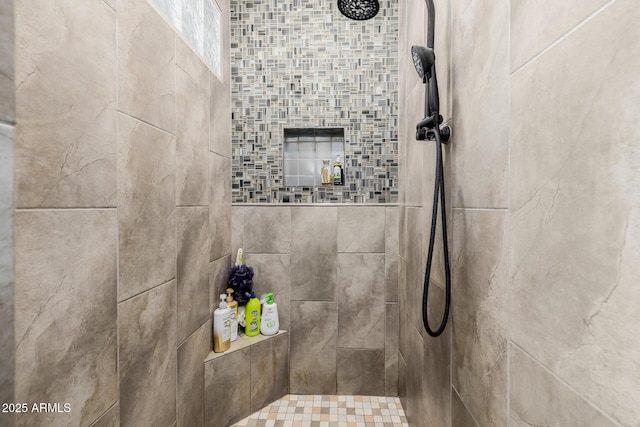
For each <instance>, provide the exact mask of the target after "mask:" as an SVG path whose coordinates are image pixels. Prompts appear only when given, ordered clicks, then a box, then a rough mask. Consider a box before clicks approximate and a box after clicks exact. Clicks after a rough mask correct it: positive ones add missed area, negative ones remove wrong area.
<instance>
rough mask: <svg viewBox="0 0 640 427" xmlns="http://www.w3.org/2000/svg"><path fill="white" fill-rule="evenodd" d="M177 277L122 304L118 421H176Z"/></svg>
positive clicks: (153, 423) (140, 423) (164, 423)
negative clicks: (175, 279)
mask: <svg viewBox="0 0 640 427" xmlns="http://www.w3.org/2000/svg"><path fill="white" fill-rule="evenodd" d="M175 286H176V283H175V281H171V282H169V283H167V284H164V285H161V286H158V287H156V288H153V289H151V290H149V291H147V292H144V293H142V294H140V295H137V296H135V297H133V298H131V299H128V300H126V301H124V302H121V303H120V304H119V306H118V331H119V343H118V368H119V373H120V424H121V425H122V426H123V427H124V426H140V425H172V424H173V423H174V421H175V419H176V348H177V341H176V297H175V294H176V287H175Z"/></svg>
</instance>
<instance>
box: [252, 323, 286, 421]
mask: <svg viewBox="0 0 640 427" xmlns="http://www.w3.org/2000/svg"><path fill="white" fill-rule="evenodd" d="M249 351H250V353H251V412H255V411H259V410H260V409H262V408H263V407H265V406H266V405H268V404H270V403H271V402H273V401H275V400H277V399H279V398H281V397H282V396H284V395H285V394H287V393H288V392H289V335H288V334H282V335H279V336H277V337H275V338H272V339H269V340H266V341H264V342H262V343H260V344H257V345H254V346H252V347H251V348H250V349H249Z"/></svg>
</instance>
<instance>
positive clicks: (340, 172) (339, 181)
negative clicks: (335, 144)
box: [332, 156, 344, 185]
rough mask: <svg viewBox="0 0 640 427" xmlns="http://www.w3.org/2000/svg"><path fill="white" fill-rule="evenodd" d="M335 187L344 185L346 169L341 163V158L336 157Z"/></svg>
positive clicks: (334, 169) (334, 167) (334, 166)
mask: <svg viewBox="0 0 640 427" xmlns="http://www.w3.org/2000/svg"><path fill="white" fill-rule="evenodd" d="M332 180H333V185H344V169H343V168H342V163H341V162H340V156H338V157H336V162H335V163H334V164H333V176H332Z"/></svg>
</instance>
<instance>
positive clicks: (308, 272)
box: [245, 206, 343, 301]
mask: <svg viewBox="0 0 640 427" xmlns="http://www.w3.org/2000/svg"><path fill="white" fill-rule="evenodd" d="M340 209H343V208H336V207H319V206H314V207H295V208H292V212H291V299H292V300H316V301H317V300H322V301H335V300H336V280H337V279H336V277H337V275H336V274H337V273H336V272H337V259H338V255H337V253H336V251H337V237H336V236H337V224H336V222H337V218H338V215H339V214H338V212H339V210H340ZM263 210H264V209H263ZM248 220H249V219H248V218H247V217H246V216H245V229H246V222H247V221H248Z"/></svg>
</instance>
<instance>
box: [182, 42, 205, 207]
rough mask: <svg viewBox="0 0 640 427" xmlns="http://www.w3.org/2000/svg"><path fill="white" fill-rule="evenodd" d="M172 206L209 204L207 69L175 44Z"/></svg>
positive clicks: (187, 49) (188, 52)
mask: <svg viewBox="0 0 640 427" xmlns="http://www.w3.org/2000/svg"><path fill="white" fill-rule="evenodd" d="M176 43H177V44H176V46H177V49H176V52H177V60H176V62H177V66H178V67H177V69H176V203H177V204H178V205H179V206H181V205H187V206H194V205H207V204H208V202H209V161H208V152H209V98H210V92H209V75H210V72H209V69H208V68H207V66H206V65H204V63H203V62H202V61H201V60H200V59H199V58H198V56H197V55H196V54H195V53H193V52H192V51H191V49H190V48H189V47H188V46H187V45H186V44H185V43H184V42H183V41H182V40H177V41H176Z"/></svg>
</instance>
